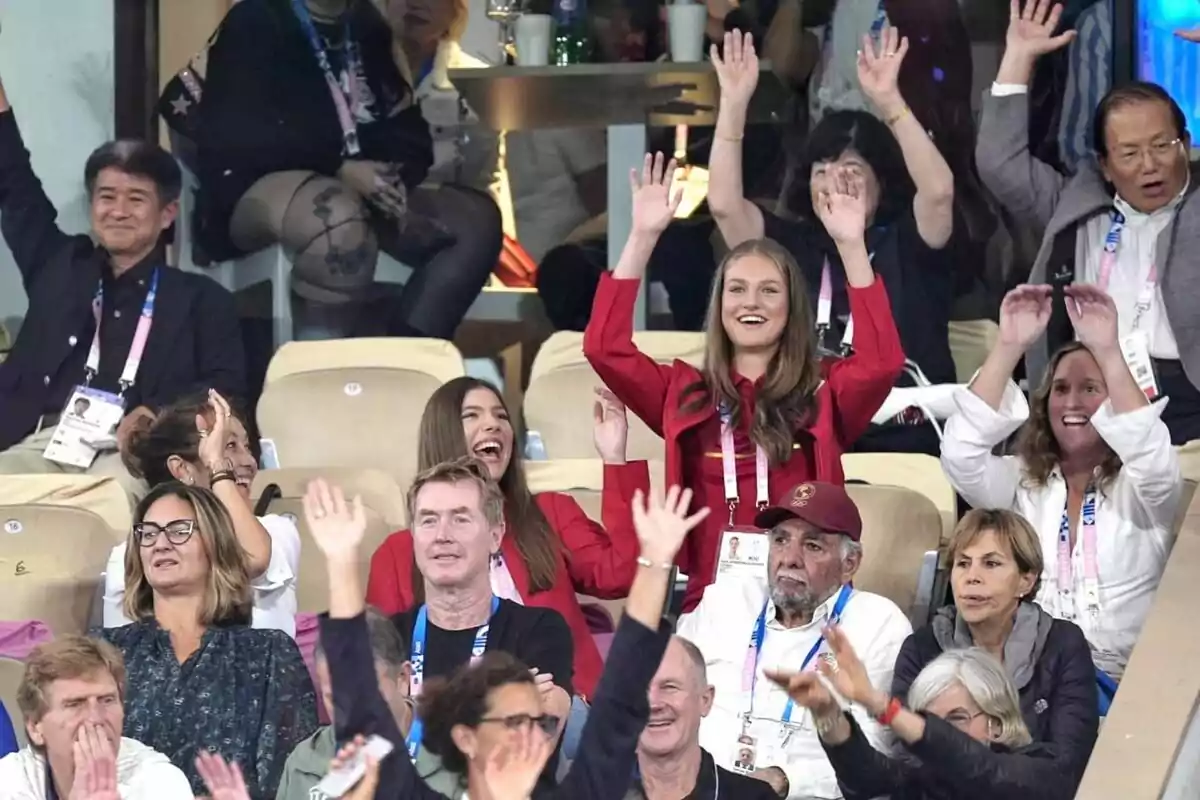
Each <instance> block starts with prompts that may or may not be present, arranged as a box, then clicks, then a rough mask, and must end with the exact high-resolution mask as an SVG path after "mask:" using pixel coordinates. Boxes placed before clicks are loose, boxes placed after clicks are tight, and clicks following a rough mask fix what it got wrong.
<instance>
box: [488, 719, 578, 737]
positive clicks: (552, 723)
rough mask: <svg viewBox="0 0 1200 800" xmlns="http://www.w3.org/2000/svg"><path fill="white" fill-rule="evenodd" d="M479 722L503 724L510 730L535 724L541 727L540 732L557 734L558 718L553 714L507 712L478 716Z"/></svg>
mask: <svg viewBox="0 0 1200 800" xmlns="http://www.w3.org/2000/svg"><path fill="white" fill-rule="evenodd" d="M479 721H480V722H491V723H494V724H497V725H503V726H504V727H505V728H507V729H508V730H510V731H519V730H523V729H525V728H528V727H529V726H530V725H537V726H538V727H539V728H541V729H542V733H544V734H546V735H547V736H556V735H558V723H559V722H560V720H559V718H558V717H556V716H554V715H553V714H539V715H538V716H536V717H535V716H533V715H532V714H509V715H508V716H507V717H480V719H479Z"/></svg>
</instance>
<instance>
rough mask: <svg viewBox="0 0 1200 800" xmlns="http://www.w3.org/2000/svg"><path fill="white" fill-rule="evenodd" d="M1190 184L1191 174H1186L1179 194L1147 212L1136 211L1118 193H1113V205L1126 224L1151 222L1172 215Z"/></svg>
mask: <svg viewBox="0 0 1200 800" xmlns="http://www.w3.org/2000/svg"><path fill="white" fill-rule="evenodd" d="M1191 185H1192V177H1191V175H1188V179H1187V181H1185V182H1184V184H1183V189H1182V190H1181V191H1180V192H1179V194H1177V195H1175V197H1174V198H1173V199H1172V200H1171V202H1169V203H1167V204H1166V205H1165V206H1163V207H1162V208H1160V209H1157V210H1155V211H1151V212H1150V213H1149V214H1147V213H1146V212H1144V211H1138V210H1137V209H1136V208H1134V207H1133V206H1131V205H1129V203H1127V202H1126V201H1125V198H1123V197H1121V195H1119V194H1118V195H1113V205H1114V206H1115V207H1116V209H1117V211H1119V212H1120V213H1121V214H1122V215H1123V216H1124V217H1125V224H1126V225H1141V224H1145V223H1147V222H1153V221H1156V220H1160V219H1162V218H1163V217H1170V216H1174V214H1175V212H1176V211H1178V210H1179V206H1180V205H1182V204H1183V198H1185V197H1187V193H1188V189H1190V188H1191Z"/></svg>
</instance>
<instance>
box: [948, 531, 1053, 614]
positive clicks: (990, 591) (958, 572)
mask: <svg viewBox="0 0 1200 800" xmlns="http://www.w3.org/2000/svg"><path fill="white" fill-rule="evenodd" d="M1036 579H1037V575H1034V574H1032V573H1023V572H1021V568H1020V566H1018V564H1017V560H1016V557H1015V556H1014V554H1013V552H1012V548H1011V547H1009V546H1008V545H1007V544H1006V543H1005V542H1004V541H1002V540H1001V539H1000V538H999V537H997V536H996V534H995V532H994V531H991V530H984V531H981V532H980V533H979V535H977V536H976V537H975V539H974V540H973V541H971V542H970V543H969V544H967V545H966V546H965V547H963V548H961V549H960V550H959V551H958V552H957V553H955V554H954V563H953V564H952V565H951V569H950V586H951V589H952V591H953V592H954V605H955V607H956V608H957V609H958V613H959V615H960V616H961V617H962V618H963V620H964V621H965V622H966V623H967V624H968V625H977V624H980V623H987V622H990V621H993V620H1001V619H1011V618H1012V616H1013V615H1014V614H1015V613H1016V611H1017V606H1018V605H1020V603H1021V599H1022V598H1023V597H1025V596H1027V595H1028V594H1029V593H1030V592H1031V590H1032V588H1033V584H1034V581H1036Z"/></svg>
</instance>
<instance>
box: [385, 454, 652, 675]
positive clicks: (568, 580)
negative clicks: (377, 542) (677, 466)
mask: <svg viewBox="0 0 1200 800" xmlns="http://www.w3.org/2000/svg"><path fill="white" fill-rule="evenodd" d="M649 488H650V472H649V470H648V468H647V466H646V462H644V461H631V462H630V463H628V464H626V465H624V466H612V465H606V466H605V467H604V493H603V496H602V497H603V499H602V504H603V505H602V510H601V516H602V517H603V519H604V526H600V525H598V524H597V523H595V522H593V521H592V520H590V519H589V518H588V517H587V515H586V514H584V513H583V509H581V508H580V507H579V504H578V503H576V502H575V500H574V499H572V498H571V497H570V495H565V494H558V493H557V492H544V493H542V494H539V495H536V498H535V499H536V500H537V504H538V507H539V508H541V510H542V513H543V514H545V515H546V519H547V521H549V523H550V527H551V529H552V530H553V531H554V532H555V533H557V534H558V537H559V538H560V539H561V540H562V543H563V551H562V554H561V556H560V558H559V564H558V575H557V576H556V577H555V579H554V585H553V586H551V587H550V588H549V589H547V590H546V591H543V592H538V593H536V594H530V593H529V572H528V570H527V569H526V568H525V562H524V561H523V560H522V559H521V554H520V552H519V551H518V550H517V544H516V540H515V539H514V538H513V537H512V536H505V537H504V541H503V543H502V544H501V552H503V554H504V561H505V563H506V564H507V565H508V569H509V572H510V573H511V574H512V578H513V583H515V584H516V587H517V591H519V592H520V593H521V597H522V598H523V599H524V601H525V604H526V605H529V606H538V607H540V608H552V609H554V610H555V611H557V612H558V613H559V614H562V616H563V619H565V620H566V621H567V625H568V627H570V629H571V637H572V638H573V639H574V642H575V674H574V676H573V678H572V685H573V686H574V687H575V693H576V694H579V695H583V696H584V697H587V698H590V697H591V696H592V693H593V692H594V691H595V690H596V684H597V682H598V681H599V680H600V673H601V672H603V670H604V664H603V662H602V661H601V659H600V651H599V650H598V649H597V648H596V642H595V640H593V639H592V634H591V631H590V630H588V624H587V619H586V618H585V617H584V616H583V609H582V608H580V606H579V599H578V598H577V597H576V596H575V593H576V592H580V593H582V594H586V595H590V596H592V597H598V598H602V599H606V600H615V599H619V598H622V597H625V596H626V595H628V594H629V586H630V584H631V583H633V575H634V572H636V571H637V557H638V553H639V546H638V540H637V533H636V532H635V531H634V529H633V512H632V508H631V504H632V500H633V493H634V492H635V491H636V490H638V489H641V490H642V491H643V492H646V491H649ZM606 528H607V530H605V529H606ZM412 574H413V544H412V534H411V533H410V532H409V531H407V530H403V531H397V532H396V533H393V534H392V535H391V536H389V537H388V538H387V540H386V541H384V543H383V544H382V545H381V546H380V547H379V549H378V550H376V551H375V554H374V555H373V556H371V574H370V578H369V579H368V581H367V602H368V603H369V604H371V605H373V606H375V607H376V608H378V609H380V610H381V611H383V612H384V613H386V614H397V613H399V612H401V611H404V610H406V609H408V608H410V607H411V606H412V604H413V588H412Z"/></svg>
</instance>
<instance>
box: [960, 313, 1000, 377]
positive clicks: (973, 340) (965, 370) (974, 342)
mask: <svg viewBox="0 0 1200 800" xmlns="http://www.w3.org/2000/svg"><path fill="white" fill-rule="evenodd" d="M949 334H950V357H951V358H953V359H954V372H955V374H956V375H957V376H958V382H959V383H966V382H967V381H969V380H971V378H973V377H974V376H975V373H976V372H978V371H979V368H980V367H982V366H983V361H984V359H986V358H987V355H988V353H990V352H991V351H992V347H994V346H995V344H996V338H997V337H998V336H999V335H1000V326H999V325H997V324H996V323H995V322H993V321H992V320H990V319H971V320H961V321H958V322H951V323H950V330H949Z"/></svg>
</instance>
